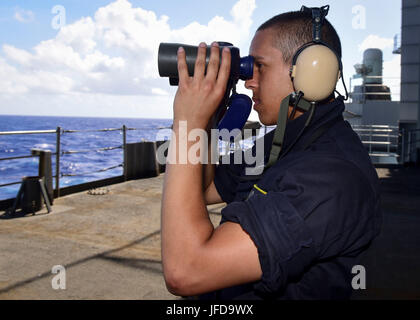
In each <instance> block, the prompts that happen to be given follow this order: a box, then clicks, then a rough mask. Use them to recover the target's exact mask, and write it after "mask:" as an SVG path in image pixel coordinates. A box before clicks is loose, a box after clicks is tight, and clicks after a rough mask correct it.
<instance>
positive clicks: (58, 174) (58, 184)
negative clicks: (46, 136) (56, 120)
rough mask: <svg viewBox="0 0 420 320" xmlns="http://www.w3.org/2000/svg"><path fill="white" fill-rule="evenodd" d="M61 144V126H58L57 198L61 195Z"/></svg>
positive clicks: (56, 149)
mask: <svg viewBox="0 0 420 320" xmlns="http://www.w3.org/2000/svg"><path fill="white" fill-rule="evenodd" d="M60 144H61V127H57V141H56V145H55V189H56V191H57V198H58V197H60V152H61V151H60V149H61V148H60Z"/></svg>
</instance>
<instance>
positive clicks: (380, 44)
mask: <svg viewBox="0 0 420 320" xmlns="http://www.w3.org/2000/svg"><path fill="white" fill-rule="evenodd" d="M393 45H394V39H393V38H381V37H379V36H377V35H374V34H371V35H369V36H367V37H366V38H365V40H363V42H362V43H361V44H359V51H360V52H363V51H365V50H366V49H370V48H377V49H381V50H384V49H388V48H392V47H393Z"/></svg>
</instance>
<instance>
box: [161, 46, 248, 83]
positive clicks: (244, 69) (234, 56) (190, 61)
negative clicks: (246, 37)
mask: <svg viewBox="0 0 420 320" xmlns="http://www.w3.org/2000/svg"><path fill="white" fill-rule="evenodd" d="M218 44H219V47H220V57H221V54H222V50H223V48H225V47H228V48H230V53H231V67H230V80H231V81H232V82H233V83H236V82H237V81H238V80H239V79H240V80H248V79H252V76H253V69H254V58H253V57H252V56H247V57H243V58H241V57H240V55H239V49H238V48H237V47H234V46H233V45H232V44H231V43H228V42H218ZM179 47H183V48H184V49H185V55H186V61H187V66H188V73H189V75H190V76H193V75H194V66H195V61H196V59H197V50H198V47H197V46H190V45H184V44H180V43H161V44H160V45H159V54H158V67H159V75H160V76H161V77H169V83H170V85H173V86H177V85H178V82H179V77H178V61H177V52H178V48H179ZM210 49H211V46H207V52H206V69H207V65H208V63H209V60H210Z"/></svg>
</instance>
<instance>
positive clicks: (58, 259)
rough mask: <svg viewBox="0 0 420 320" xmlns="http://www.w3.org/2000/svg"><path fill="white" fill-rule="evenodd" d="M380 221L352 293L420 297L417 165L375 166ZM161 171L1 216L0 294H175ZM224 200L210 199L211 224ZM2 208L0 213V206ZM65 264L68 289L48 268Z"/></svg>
mask: <svg viewBox="0 0 420 320" xmlns="http://www.w3.org/2000/svg"><path fill="white" fill-rule="evenodd" d="M378 173H379V175H380V177H381V184H382V188H383V200H382V202H383V209H384V224H383V229H382V233H381V235H380V237H379V238H378V239H377V241H376V242H375V243H374V244H373V246H372V248H371V249H370V250H369V252H368V253H367V254H366V256H365V257H364V259H363V261H362V264H363V265H364V266H365V268H366V274H367V290H363V291H357V292H355V294H354V298H355V299H401V298H409V299H419V298H420V272H419V271H420V169H418V168H417V169H416V168H407V169H404V168H401V169H378ZM162 181H163V175H161V176H160V177H157V178H151V179H144V180H135V181H129V182H125V183H121V184H116V185H112V186H109V187H106V189H108V190H109V192H108V193H107V194H105V195H91V194H88V193H87V192H81V193H78V194H73V195H69V196H66V197H62V198H58V199H55V201H54V206H53V212H52V213H50V214H46V210H45V209H43V210H42V211H41V212H39V213H37V214H36V215H35V216H25V217H21V218H15V219H1V220H0V299H179V298H178V297H175V296H173V295H171V294H170V293H169V292H168V291H167V290H166V287H165V284H164V281H163V276H162V268H161V256H160V200H161V189H162ZM222 207H223V205H214V206H209V211H210V216H211V219H212V221H213V223H214V224H215V225H217V224H218V223H219V221H220V209H221V208H222ZM0 214H2V212H0ZM55 265H63V266H64V267H65V268H66V289H65V290H54V289H53V288H52V284H51V282H52V279H53V277H54V276H55V274H52V272H51V269H52V267H53V266H55Z"/></svg>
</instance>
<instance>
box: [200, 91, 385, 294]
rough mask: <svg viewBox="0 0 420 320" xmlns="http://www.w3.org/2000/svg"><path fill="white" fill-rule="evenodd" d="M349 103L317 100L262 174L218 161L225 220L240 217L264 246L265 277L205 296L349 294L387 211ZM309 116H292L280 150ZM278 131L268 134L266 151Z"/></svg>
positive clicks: (260, 247)
mask: <svg viewBox="0 0 420 320" xmlns="http://www.w3.org/2000/svg"><path fill="white" fill-rule="evenodd" d="M343 111H344V103H343V100H342V99H340V98H337V99H335V100H334V101H333V102H330V103H328V104H325V105H320V106H318V107H317V108H316V111H315V113H314V118H313V119H312V121H311V123H310V125H309V126H308V127H307V129H306V130H305V131H304V134H303V135H302V137H301V139H299V141H298V142H297V144H296V145H295V146H294V147H293V148H292V149H291V151H290V152H289V153H288V154H287V155H286V156H285V157H283V158H280V160H279V161H277V162H276V163H275V164H274V165H273V166H272V167H271V168H269V169H268V170H267V171H266V172H264V175H263V176H262V177H261V178H260V179H259V180H257V181H243V180H242V179H239V178H238V177H237V176H244V169H245V166H246V165H245V164H242V165H235V164H233V161H232V162H231V164H228V165H219V166H218V167H217V169H216V175H215V180H214V182H215V185H216V188H217V190H218V192H219V194H220V196H221V197H222V199H223V200H224V201H225V202H227V206H226V207H225V208H224V209H223V210H222V220H221V223H224V222H226V221H231V222H235V223H239V224H240V225H241V227H242V228H243V229H244V230H245V231H246V232H247V233H248V234H249V235H250V237H251V239H252V240H253V241H254V243H255V245H256V246H257V248H258V256H259V261H260V264H261V268H262V278H261V280H260V281H258V282H255V283H250V284H245V285H240V286H235V287H231V288H227V289H222V290H219V291H216V292H213V293H210V294H206V295H203V296H202V298H210V299H212V298H217V299H263V298H269V299H348V298H350V296H351V293H352V286H351V280H352V278H353V276H354V275H353V274H352V273H351V270H352V267H353V266H354V265H357V264H358V261H359V258H360V255H361V253H363V252H364V251H365V250H366V249H367V248H368V247H369V245H370V243H371V241H372V240H373V239H374V238H375V237H376V236H377V235H378V234H379V232H380V227H381V223H382V213H381V208H380V192H379V180H378V176H377V173H376V170H375V168H374V167H373V165H372V163H371V160H370V158H369V155H368V153H367V151H366V150H365V148H364V147H363V145H362V143H361V141H360V138H359V137H358V135H357V134H356V133H355V132H354V131H353V130H352V128H351V126H350V125H349V124H348V122H346V121H344V119H343V117H342V113H343ZM308 116H309V115H308V112H307V113H305V114H303V115H302V116H300V117H298V118H296V119H295V120H293V121H290V122H289V123H288V124H287V127H286V133H285V140H284V146H283V149H282V150H286V149H287V148H288V146H289V145H290V144H291V143H292V142H293V141H294V139H295V138H296V136H297V135H298V134H299V132H300V131H301V129H302V128H303V126H304V124H305V122H306V120H307V117H308ZM334 118H336V119H337V121H335V122H334V124H333V125H332V126H330V127H329V128H328V129H327V130H326V131H325V132H324V133H323V134H322V135H321V136H320V137H319V138H317V139H316V140H315V141H314V142H313V143H311V144H310V146H309V147H308V148H306V149H305V150H302V148H301V147H302V145H304V144H305V141H308V139H310V138H311V136H312V135H313V134H314V132H316V130H317V129H318V128H319V127H320V126H322V125H323V124H325V123H327V122H331V119H334ZM273 133H274V131H271V132H269V133H268V134H266V135H265V139H264V144H265V148H264V152H265V158H266V159H267V157H268V153H269V151H270V146H271V142H272V139H273ZM227 167H229V168H227ZM232 173H234V174H232ZM254 184H257V186H258V188H260V189H261V190H262V191H265V192H266V194H265V192H261V191H258V189H256V188H254V187H253V186H254ZM252 189H253V190H254V192H253V194H252V196H250V197H249V198H248V195H249V194H250V191H251V190H252ZM247 198H248V199H247ZM369 271H370V270H367V271H366V272H367V273H368V272H369Z"/></svg>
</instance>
